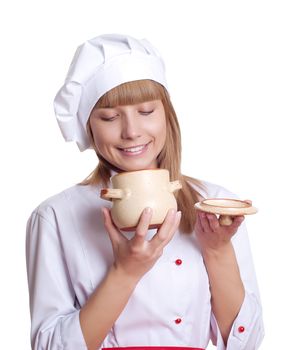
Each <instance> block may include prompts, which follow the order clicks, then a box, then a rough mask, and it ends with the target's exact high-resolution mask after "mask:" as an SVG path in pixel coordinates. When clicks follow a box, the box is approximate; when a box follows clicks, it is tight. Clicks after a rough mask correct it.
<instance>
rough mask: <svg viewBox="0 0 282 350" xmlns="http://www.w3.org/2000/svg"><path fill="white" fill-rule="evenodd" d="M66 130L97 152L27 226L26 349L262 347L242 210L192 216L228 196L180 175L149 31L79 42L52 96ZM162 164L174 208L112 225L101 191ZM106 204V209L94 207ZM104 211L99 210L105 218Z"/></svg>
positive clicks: (175, 130) (173, 127) (174, 131)
mask: <svg viewBox="0 0 282 350" xmlns="http://www.w3.org/2000/svg"><path fill="white" fill-rule="evenodd" d="M55 112H56V116H57V120H58V123H59V126H60V128H61V131H62V133H63V136H64V138H65V139H66V140H67V141H76V142H77V144H78V146H79V148H80V150H81V151H83V150H85V149H87V148H91V147H93V148H94V150H95V151H96V154H97V156H98V158H99V164H98V166H97V168H96V169H95V170H94V172H93V173H92V174H91V175H90V176H89V177H88V178H87V179H86V180H84V181H83V182H82V183H81V184H79V185H76V186H73V187H71V188H69V189H67V190H65V191H63V192H62V193H60V194H58V195H56V196H54V197H52V198H49V199H48V200H46V201H45V202H43V203H42V204H41V205H40V206H39V207H38V208H37V209H36V210H34V212H33V213H32V215H31V217H30V219H29V222H28V226H27V271H28V282H29V289H30V309H31V319H32V330H31V338H32V348H33V349H36V350H38V349H52V350H54V349H59V348H60V349H61V348H62V349H68V350H72V349H75V350H78V349H86V348H88V349H91V350H92V349H99V348H111V347H115V348H118V347H127V348H129V349H130V348H132V347H136V346H138V347H140V346H141V347H162V348H163V347H165V348H168V349H169V347H174V348H175V347H181V348H184V349H187V350H188V349H205V348H206V347H207V344H208V342H209V340H210V339H211V340H212V341H213V343H214V344H215V345H216V346H217V349H229V350H235V349H246V350H251V349H257V348H258V347H259V344H260V342H261V339H262V337H263V323H262V316H261V307H260V301H259V294H258V289H257V284H256V278H255V273H254V268H253V265H252V258H251V253H250V248H249V243H248V237H247V232H246V229H245V227H244V225H243V224H242V221H243V219H244V218H243V217H237V218H235V219H234V220H233V223H232V225H231V226H229V227H226V226H221V225H220V224H219V221H218V220H217V217H216V216H215V215H213V214H206V213H204V212H198V213H196V212H195V210H194V204H195V203H196V202H197V201H199V200H200V199H201V198H204V197H234V195H233V194H232V193H230V192H228V191H227V190H225V189H223V188H222V187H219V186H216V185H212V184H210V183H204V182H200V181H198V180H195V179H192V178H189V177H186V176H183V175H182V174H181V173H180V158H181V154H180V153H181V147H180V142H181V140H180V130H179V125H178V122H177V118H176V115H175V112H174V109H173V106H172V104H171V102H170V98H169V95H168V93H167V88H166V81H165V73H164V65H163V62H162V59H161V57H160V56H159V54H158V53H157V51H156V50H155V49H154V48H153V47H152V45H151V44H150V43H149V42H148V41H146V40H137V39H134V38H132V37H128V36H122V35H103V36H100V37H97V38H94V39H92V40H89V41H87V42H86V43H84V44H83V45H81V46H80V47H79V48H78V50H77V52H76V54H75V56H74V59H73V61H72V64H71V67H70V69H69V72H68V75H67V78H66V81H65V84H64V85H63V87H62V88H61V89H60V91H59V92H58V94H57V96H56V98H55ZM154 168H165V169H168V170H169V172H170V177H171V180H176V179H180V181H181V182H182V186H183V187H182V190H181V191H179V192H178V195H177V203H178V211H177V212H176V211H174V210H170V211H168V213H167V216H166V218H165V220H164V222H163V224H162V226H161V227H160V228H159V229H158V230H157V231H156V230H149V229H148V228H149V224H150V218H151V216H152V210H151V208H146V209H145V210H144V212H143V213H142V215H141V217H140V220H139V223H138V226H137V228H136V231H135V232H131V233H126V234H125V233H121V232H120V231H119V230H118V229H117V228H116V227H115V225H114V224H113V222H112V220H111V215H110V211H109V208H110V206H108V205H107V204H106V203H105V201H103V200H102V199H100V190H101V188H102V187H104V186H109V179H110V177H111V176H112V175H113V174H115V173H117V172H121V171H134V170H140V169H154ZM101 210H102V213H101ZM102 214H103V215H102Z"/></svg>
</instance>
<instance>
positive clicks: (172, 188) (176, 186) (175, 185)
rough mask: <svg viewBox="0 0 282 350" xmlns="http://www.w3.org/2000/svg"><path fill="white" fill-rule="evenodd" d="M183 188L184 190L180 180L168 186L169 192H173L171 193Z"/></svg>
mask: <svg viewBox="0 0 282 350" xmlns="http://www.w3.org/2000/svg"><path fill="white" fill-rule="evenodd" d="M181 188H182V185H181V183H180V181H179V180H176V181H171V182H169V184H168V191H169V192H171V193H172V192H175V191H177V190H180V189H181Z"/></svg>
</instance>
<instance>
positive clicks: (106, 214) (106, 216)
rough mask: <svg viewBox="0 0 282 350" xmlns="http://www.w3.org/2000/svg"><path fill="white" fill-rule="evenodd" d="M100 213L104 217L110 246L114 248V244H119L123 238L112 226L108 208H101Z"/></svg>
mask: <svg viewBox="0 0 282 350" xmlns="http://www.w3.org/2000/svg"><path fill="white" fill-rule="evenodd" d="M102 213H103V217H104V225H105V228H106V230H107V232H108V234H109V237H110V240H111V242H112V245H113V246H115V245H116V243H117V242H119V241H120V240H121V239H123V238H124V237H123V235H122V234H121V233H120V232H119V230H118V229H117V228H116V226H115V225H114V223H113V221H112V217H111V213H110V210H109V209H108V208H102Z"/></svg>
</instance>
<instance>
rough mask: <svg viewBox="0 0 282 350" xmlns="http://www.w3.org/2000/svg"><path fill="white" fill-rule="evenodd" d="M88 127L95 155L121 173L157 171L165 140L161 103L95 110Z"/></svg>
mask: <svg viewBox="0 0 282 350" xmlns="http://www.w3.org/2000/svg"><path fill="white" fill-rule="evenodd" d="M90 127H91V130H92V134H93V137H94V141H95V145H96V149H97V152H98V153H100V155H101V156H102V157H103V158H105V159H106V160H107V161H108V162H109V163H111V164H112V165H114V166H115V167H117V168H119V169H121V170H123V171H134V170H141V169H153V168H157V156H158V155H159V153H160V152H161V150H162V149H163V147H164V144H165V140H166V118H165V111H164V107H163V104H162V102H161V100H154V101H148V102H142V103H138V104H135V105H126V106H117V107H114V108H96V109H93V111H92V113H91V115H90Z"/></svg>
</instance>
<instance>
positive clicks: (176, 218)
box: [151, 209, 181, 246]
mask: <svg viewBox="0 0 282 350" xmlns="http://www.w3.org/2000/svg"><path fill="white" fill-rule="evenodd" d="M180 220H181V212H180V211H178V212H176V210H175V209H170V210H169V211H168V213H167V215H166V217H165V219H164V222H163V224H162V226H161V227H160V228H159V230H158V232H157V233H156V234H155V236H154V237H153V238H152V239H151V243H152V244H153V245H158V246H159V245H162V246H165V245H166V244H167V243H168V242H169V241H170V240H171V239H172V237H173V235H174V233H175V232H176V230H177V228H178V226H179V223H180Z"/></svg>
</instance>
